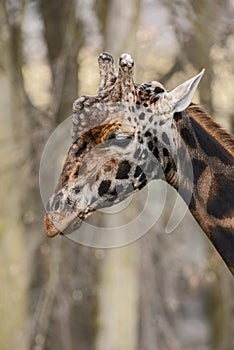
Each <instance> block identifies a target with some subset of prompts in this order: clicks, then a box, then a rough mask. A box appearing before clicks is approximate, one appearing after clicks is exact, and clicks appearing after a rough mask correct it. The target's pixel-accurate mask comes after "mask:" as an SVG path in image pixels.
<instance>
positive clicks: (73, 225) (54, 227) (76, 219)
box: [45, 206, 94, 238]
mask: <svg viewBox="0 0 234 350" xmlns="http://www.w3.org/2000/svg"><path fill="white" fill-rule="evenodd" d="M93 211H94V209H92V208H91V207H89V206H88V207H87V208H86V209H85V210H84V211H80V213H79V214H77V213H71V212H69V213H68V212H66V211H64V212H61V213H59V212H48V213H46V215H45V234H46V236H47V237H50V238H52V237H55V236H57V235H58V234H62V235H67V234H69V233H72V232H73V231H75V230H77V229H78V228H79V227H80V226H81V224H82V222H83V221H84V220H85V219H86V218H87V217H88V216H89V215H90V214H91V213H92V212H93Z"/></svg>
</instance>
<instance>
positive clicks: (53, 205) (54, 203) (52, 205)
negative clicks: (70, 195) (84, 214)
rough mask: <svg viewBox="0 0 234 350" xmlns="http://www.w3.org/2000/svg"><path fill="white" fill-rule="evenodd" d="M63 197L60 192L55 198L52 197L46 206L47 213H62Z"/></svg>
mask: <svg viewBox="0 0 234 350" xmlns="http://www.w3.org/2000/svg"><path fill="white" fill-rule="evenodd" d="M62 197H63V193H62V192H60V193H58V194H56V195H55V196H54V197H52V198H51V199H50V200H49V202H48V204H47V206H46V211H47V212H51V211H60V210H61V204H62V202H61V199H62Z"/></svg>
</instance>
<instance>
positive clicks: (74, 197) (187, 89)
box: [45, 53, 204, 237]
mask: <svg viewBox="0 0 234 350" xmlns="http://www.w3.org/2000/svg"><path fill="white" fill-rule="evenodd" d="M98 62H99V70H100V83H99V91H98V94H97V95H95V96H82V97H80V98H79V99H78V100H76V101H75V103H74V105H73V112H74V115H73V129H72V139H73V143H72V146H71V147H70V149H69V151H68V154H67V158H66V161H65V164H64V166H63V170H62V173H61V175H60V179H59V182H58V185H57V187H56V189H55V192H54V194H53V196H52V197H51V198H50V200H49V202H48V205H47V214H46V217H45V225H46V234H47V235H48V236H49V237H52V236H55V235H56V234H58V233H69V232H71V231H73V230H74V229H75V228H78V227H79V225H80V224H81V222H82V220H84V219H85V218H87V216H88V215H89V214H91V213H92V212H93V211H95V210H97V209H99V208H104V207H107V206H111V205H113V204H116V203H118V202H120V201H122V200H123V199H125V198H126V197H128V196H129V195H130V194H131V193H133V192H135V191H138V190H140V189H141V188H143V187H144V186H145V185H146V184H147V183H148V182H149V181H151V180H153V179H157V178H163V177H165V176H168V174H171V172H173V171H174V172H175V171H176V165H175V162H174V160H173V158H174V156H175V150H176V128H175V125H174V121H173V118H174V115H175V113H176V112H180V111H182V110H184V109H186V108H187V107H188V106H189V104H190V102H191V100H192V98H193V95H194V92H195V90H196V88H197V85H198V83H199V81H200V79H201V77H202V75H203V73H204V70H203V71H202V72H201V73H200V74H198V75H197V76H195V77H194V78H192V79H190V80H187V81H186V82H184V83H183V84H181V85H179V86H178V87H176V88H175V89H174V90H172V91H169V92H168V91H166V90H165V88H164V87H163V85H162V84H161V83H159V82H157V81H152V82H149V83H144V84H135V83H134V81H133V66H134V62H133V60H132V58H131V56H130V55H128V54H123V55H121V57H120V59H119V71H118V74H116V70H115V66H114V62H113V58H112V56H110V55H109V54H107V53H103V54H101V55H100V56H99V59H98Z"/></svg>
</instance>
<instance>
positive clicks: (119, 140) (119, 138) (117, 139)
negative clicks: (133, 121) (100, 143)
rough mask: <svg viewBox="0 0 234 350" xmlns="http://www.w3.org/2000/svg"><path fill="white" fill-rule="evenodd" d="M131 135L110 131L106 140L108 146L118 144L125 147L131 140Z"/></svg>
mask: <svg viewBox="0 0 234 350" xmlns="http://www.w3.org/2000/svg"><path fill="white" fill-rule="evenodd" d="M132 139H133V136H130V135H125V134H120V133H111V134H110V135H109V136H108V139H107V141H110V146H118V147H121V148H125V147H127V146H128V145H129V143H130V142H131V141H132Z"/></svg>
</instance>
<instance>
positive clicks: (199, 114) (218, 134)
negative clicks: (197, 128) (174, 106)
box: [186, 103, 234, 157]
mask: <svg viewBox="0 0 234 350" xmlns="http://www.w3.org/2000/svg"><path fill="white" fill-rule="evenodd" d="M186 111H187V112H188V113H189V115H190V116H191V118H193V119H194V120H195V121H196V122H197V123H199V124H200V125H201V126H202V127H203V128H204V129H205V130H206V131H207V132H208V133H209V134H210V135H212V137H214V139H215V140H216V141H217V142H218V143H219V144H220V145H221V146H223V147H224V148H225V149H226V150H227V151H228V152H229V153H230V154H231V155H232V157H234V138H233V136H232V135H231V134H229V133H228V132H227V131H226V130H225V129H224V128H223V127H222V126H220V125H219V124H218V123H216V122H215V121H214V120H213V119H212V118H211V117H210V116H209V115H208V114H207V113H206V112H205V111H204V110H203V109H202V108H201V107H200V106H199V105H196V104H193V103H191V105H190V106H189V107H188V108H187V110H186Z"/></svg>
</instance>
